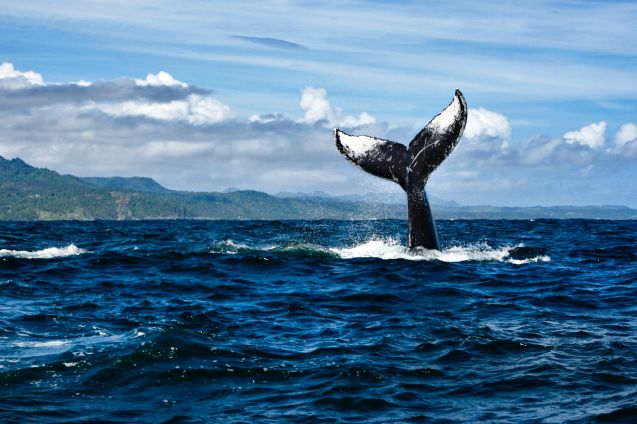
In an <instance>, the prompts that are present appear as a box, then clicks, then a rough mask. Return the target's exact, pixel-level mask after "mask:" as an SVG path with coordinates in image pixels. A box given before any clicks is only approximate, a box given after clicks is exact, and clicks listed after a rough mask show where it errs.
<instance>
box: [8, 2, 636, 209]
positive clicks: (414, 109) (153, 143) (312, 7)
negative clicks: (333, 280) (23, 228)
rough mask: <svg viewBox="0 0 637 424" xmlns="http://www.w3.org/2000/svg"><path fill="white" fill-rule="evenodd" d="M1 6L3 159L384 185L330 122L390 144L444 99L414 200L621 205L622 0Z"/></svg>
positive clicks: (330, 187) (190, 181) (626, 37)
mask: <svg viewBox="0 0 637 424" xmlns="http://www.w3.org/2000/svg"><path fill="white" fill-rule="evenodd" d="M3 3H4V4H2V7H0V33H2V37H0V63H5V65H3V68H1V69H3V71H0V109H2V112H3V114H4V117H5V118H4V119H3V123H1V124H0V127H1V128H0V129H1V132H0V155H3V156H7V157H13V156H20V157H22V158H23V159H25V160H26V161H28V162H30V163H33V164H35V165H38V166H47V167H49V168H51V169H55V170H58V171H60V172H65V173H73V174H77V175H125V176H131V175H148V176H151V177H154V178H156V179H157V180H158V181H159V182H161V183H162V184H164V185H166V186H168V187H171V188H179V189H188V190H223V189H224V188H227V187H231V186H232V187H239V188H254V189H259V190H264V191H268V192H278V191H314V190H322V191H326V192H328V193H334V194H343V193H360V192H365V191H374V192H392V191H396V190H397V188H396V187H394V186H392V184H391V183H388V182H384V181H380V180H376V179H374V178H373V177H370V176H367V175H365V174H364V173H363V172H362V171H360V170H357V169H355V168H353V167H352V166H351V165H349V164H348V163H347V162H345V161H344V160H343V159H342V158H341V157H340V156H339V154H338V152H337V151H336V149H335V148H334V146H333V143H332V140H331V129H332V128H333V127H345V128H347V129H348V131H349V132H356V133H361V134H365V133H366V134H370V135H376V136H381V137H388V138H393V139H396V140H397V141H402V142H408V141H409V140H410V138H411V137H412V136H413V135H414V134H415V133H416V132H417V131H418V130H419V129H420V128H421V127H422V126H424V125H425V124H426V123H427V122H428V121H429V119H431V118H432V117H433V116H434V115H435V114H437V113H438V112H439V111H440V110H441V109H442V108H443V107H444V106H446V105H447V104H448V102H449V101H450V100H451V97H452V95H453V90H454V89H455V88H460V89H461V90H462V91H463V93H464V95H465V97H466V99H467V102H468V104H469V108H470V122H469V124H468V127H467V132H466V133H465V137H464V139H463V140H462V141H461V142H460V144H459V145H458V147H457V149H456V151H454V153H453V154H452V156H451V157H450V158H449V160H448V161H447V162H445V164H443V166H442V167H441V168H440V169H439V170H437V171H436V173H435V174H434V175H433V176H432V179H431V180H430V182H429V184H428V187H427V190H428V191H429V192H430V193H431V194H433V195H436V196H439V197H443V198H445V199H449V200H456V201H458V202H460V203H465V204H496V205H535V204H542V205H555V204H626V205H630V206H633V207H637V189H636V188H634V187H633V186H635V184H630V183H629V182H630V181H635V180H636V177H637V167H636V166H635V165H636V161H637V126H636V124H637V35H635V31H634V27H635V25H634V23H635V22H637V3H635V2H627V1H616V2H613V1H572V2H553V1H534V2H488V1H487V2H471V1H466V2H464V1H460V2H453V3H452V4H451V3H449V2H415V1H414V2H411V1H404V2H390V1H347V2H331V1H322V2H312V1H306V2H293V1H263V2H240V4H230V3H227V2H203V1H181V2H164V1H153V2H150V1H136V2H124V1H121V2H99V1H65V2H63V4H59V3H51V2H46V1H37V0H35V1H29V2H3ZM133 3H134V4H133ZM160 71H163V73H161V74H160ZM28 72H31V73H32V74H28ZM149 74H150V76H149ZM29 75H30V76H29ZM34 75H35V76H34ZM79 81H82V83H81V84H78V82H79Z"/></svg>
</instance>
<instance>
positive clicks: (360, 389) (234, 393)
mask: <svg viewBox="0 0 637 424" xmlns="http://www.w3.org/2000/svg"><path fill="white" fill-rule="evenodd" d="M438 228H439V233H440V239H441V243H442V251H441V252H438V251H408V250H407V249H405V248H404V247H402V246H403V245H404V244H405V233H406V222H404V221H398V220H382V221H352V222H345V221H318V222H310V221H284V222H280V221H271V222H263V221H261V222H254V221H248V222H246V221H243V222H225V221H220V222H219V221H217V222H215V221H145V222H144V221H142V222H110V221H109V222H46V223H45V222H42V223H10V222H3V223H0V422H2V423H28V422H52V423H53V422H55V423H78V422H118V423H119V422H122V423H131V422H149V423H161V422H171V423H191V422H192V423H207V422H221V423H234V422H244V423H275V422H299V423H301V422H324V423H332V422H334V423H336V422H344V423H358V422H387V423H395V422H434V423H453V422H509V423H525V422H529V423H531V422H546V423H562V422H577V423H579V422H637V221H591V220H563V221H561V220H536V221H488V220H484V221H439V222H438Z"/></svg>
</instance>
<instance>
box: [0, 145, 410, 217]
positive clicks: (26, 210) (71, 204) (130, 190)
mask: <svg viewBox="0 0 637 424" xmlns="http://www.w3.org/2000/svg"><path fill="white" fill-rule="evenodd" d="M404 213H405V212H404V211H403V208H401V207H400V206H396V205H379V204H368V203H363V202H339V201H333V200H329V199H287V198H279V197H275V196H271V195H269V194H266V193H261V192H257V191H234V192H230V193H195V192H183V191H174V190H168V189H166V188H164V187H162V186H161V185H159V184H158V183H157V182H155V181H154V180H152V179H149V178H140V177H134V178H122V177H114V178H78V177H74V176H70V175H60V174H58V173H57V172H54V171H51V170H48V169H40V168H34V167H32V166H30V165H28V164H26V163H25V162H23V161H22V160H20V159H13V160H6V159H4V158H2V157H0V219H2V220H54V219H61V220H63V219H80V220H92V219H168V218H207V219H323V218H333V219H366V218H371V219H374V218H384V217H394V218H402V217H403V216H404Z"/></svg>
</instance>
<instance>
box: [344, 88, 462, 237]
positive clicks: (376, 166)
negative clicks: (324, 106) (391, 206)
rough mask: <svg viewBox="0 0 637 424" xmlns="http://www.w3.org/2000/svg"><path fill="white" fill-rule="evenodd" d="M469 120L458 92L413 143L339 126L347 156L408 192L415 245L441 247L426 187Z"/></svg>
mask: <svg viewBox="0 0 637 424" xmlns="http://www.w3.org/2000/svg"><path fill="white" fill-rule="evenodd" d="M466 123H467V103H466V101H465V99H464V96H463V95H462V93H461V92H460V90H456V92H455V95H454V98H453V100H452V101H451V103H450V104H449V106H447V107H446V108H445V109H444V110H443V111H442V112H441V113H440V114H438V115H436V116H435V117H434V118H433V119H432V120H431V121H430V122H429V123H428V124H427V125H426V126H425V127H424V128H423V129H422V130H420V132H419V133H418V134H416V136H415V137H414V139H413V140H412V141H411V142H410V143H409V146H405V145H403V144H400V143H395V142H393V141H389V140H383V139H380V138H375V137H370V136H352V135H349V134H346V133H344V132H343V131H340V130H338V129H335V130H334V141H335V142H336V147H337V148H338V150H339V152H341V154H342V155H343V156H345V157H346V158H347V159H348V160H349V161H351V162H353V163H354V164H356V165H357V166H359V167H361V168H362V169H364V170H365V171H367V172H369V173H370V174H372V175H375V176H377V177H380V178H384V179H387V180H390V181H394V182H395V183H397V184H399V185H400V186H401V187H402V188H403V190H405V192H406V193H407V217H408V221H409V228H408V243H409V247H410V248H425V249H437V250H440V244H439V242H438V232H437V231H436V223H435V221H434V219H433V215H432V214H431V208H430V206H429V201H428V200H427V195H426V193H425V185H426V184H427V181H428V180H429V176H430V175H431V174H432V172H433V171H434V170H436V168H438V166H440V164H441V163H442V162H443V161H444V160H445V159H446V158H447V156H449V154H450V153H451V152H452V151H453V149H454V148H455V147H456V145H457V144H458V141H460V137H462V133H463V132H464V128H465V125H466Z"/></svg>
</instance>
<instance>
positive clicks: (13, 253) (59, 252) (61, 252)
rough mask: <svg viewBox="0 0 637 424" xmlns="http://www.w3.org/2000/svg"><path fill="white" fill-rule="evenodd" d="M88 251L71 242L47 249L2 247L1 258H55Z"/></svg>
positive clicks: (0, 250)
mask: <svg viewBox="0 0 637 424" xmlns="http://www.w3.org/2000/svg"><path fill="white" fill-rule="evenodd" d="M86 252H87V251H86V250H84V249H80V248H79V247H77V246H75V245H74V244H69V245H68V246H65V247H49V248H46V249H42V250H33V251H30V250H8V249H0V258H3V257H12V258H21V259H53V258H64V257H67V256H76V255H81V254H83V253H86Z"/></svg>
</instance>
